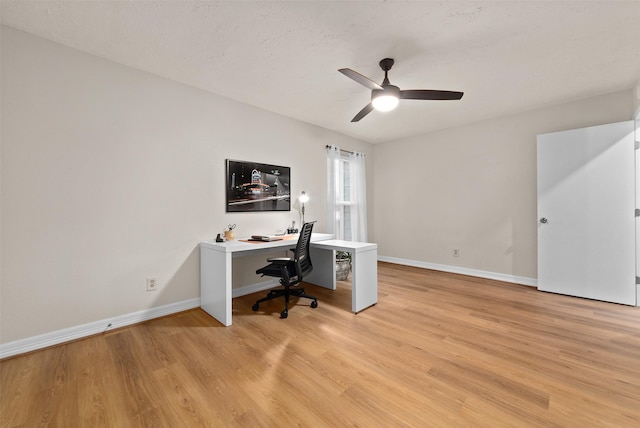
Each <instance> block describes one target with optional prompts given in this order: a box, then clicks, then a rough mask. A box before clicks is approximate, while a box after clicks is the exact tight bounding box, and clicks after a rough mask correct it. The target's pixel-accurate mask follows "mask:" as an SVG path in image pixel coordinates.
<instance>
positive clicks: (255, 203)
mask: <svg viewBox="0 0 640 428" xmlns="http://www.w3.org/2000/svg"><path fill="white" fill-rule="evenodd" d="M225 193H226V195H227V212H249V211H291V168H289V167H288V166H279V165H270V164H266V163H258V162H246V161H237V160H231V159H227V189H226V192H225Z"/></svg>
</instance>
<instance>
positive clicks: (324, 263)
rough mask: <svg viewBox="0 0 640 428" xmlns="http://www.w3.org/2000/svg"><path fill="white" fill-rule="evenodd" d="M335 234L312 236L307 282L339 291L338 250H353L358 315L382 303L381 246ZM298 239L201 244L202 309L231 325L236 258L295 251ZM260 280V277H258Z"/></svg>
mask: <svg viewBox="0 0 640 428" xmlns="http://www.w3.org/2000/svg"><path fill="white" fill-rule="evenodd" d="M331 238H333V235H329V234H324V233H314V234H312V236H311V249H310V252H311V260H312V262H313V272H311V274H310V275H308V276H305V277H304V282H308V283H311V284H315V285H319V286H321V287H325V288H329V289H331V290H335V289H336V275H335V269H336V268H335V251H349V252H350V253H351V263H352V281H351V287H352V290H351V296H352V297H351V309H352V311H353V312H355V313H357V312H360V311H361V310H363V309H365V308H367V307H369V306H371V305H374V304H376V303H377V302H378V264H377V259H378V246H377V244H371V243H364V242H350V241H339V240H334V239H331ZM297 242H298V241H297V237H296V238H295V239H287V240H281V241H272V242H264V243H262V242H261V243H249V242H242V241H239V240H234V241H228V242H215V241H203V242H201V243H200V306H201V307H202V309H204V311H205V312H207V313H208V314H209V315H211V316H213V317H214V318H215V319H217V320H218V321H220V322H221V323H222V324H224V325H225V326H229V325H231V313H232V305H231V302H232V289H231V288H232V283H233V282H232V277H231V272H232V261H233V259H234V258H237V257H242V256H246V255H255V254H261V253H265V254H266V253H272V252H273V251H274V250H278V249H286V248H293V247H295V246H296V244H297ZM256 278H257V275H256Z"/></svg>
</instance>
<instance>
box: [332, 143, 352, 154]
mask: <svg viewBox="0 0 640 428" xmlns="http://www.w3.org/2000/svg"><path fill="white" fill-rule="evenodd" d="M326 147H327V149H329V148H331V146H330V145H327V146H326ZM338 150H340V151H341V152H345V153H349V154H351V155H352V154H353V152H351V151H349V150H345V149H338Z"/></svg>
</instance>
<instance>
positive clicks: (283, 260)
mask: <svg viewBox="0 0 640 428" xmlns="http://www.w3.org/2000/svg"><path fill="white" fill-rule="evenodd" d="M267 261H268V262H269V263H276V264H285V263H288V262H290V261H291V258H289V257H273V258H271V259H267Z"/></svg>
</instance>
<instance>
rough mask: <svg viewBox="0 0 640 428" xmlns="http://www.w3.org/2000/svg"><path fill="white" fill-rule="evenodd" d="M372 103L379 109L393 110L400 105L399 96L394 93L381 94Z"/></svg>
mask: <svg viewBox="0 0 640 428" xmlns="http://www.w3.org/2000/svg"><path fill="white" fill-rule="evenodd" d="M371 104H373V108H375V109H376V110H378V111H391V110H393V109H394V108H396V107H397V106H398V97H396V96H393V95H380V96H378V97H375V98H374V99H373V100H372V101H371Z"/></svg>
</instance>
